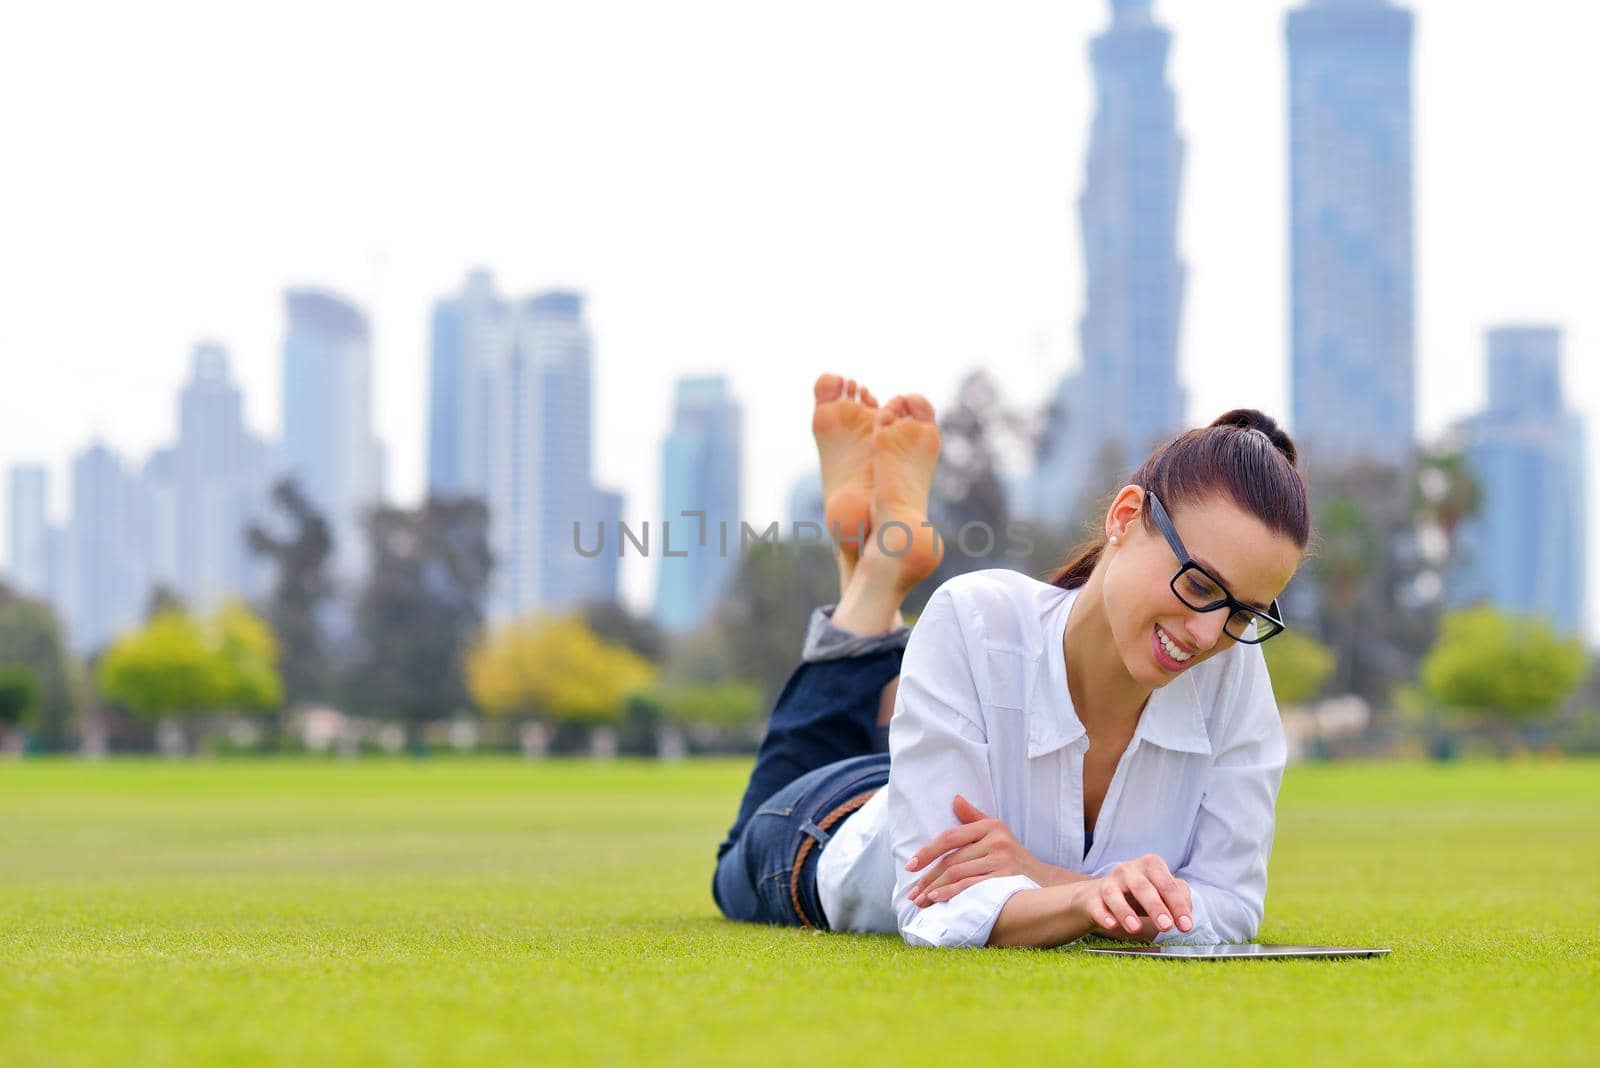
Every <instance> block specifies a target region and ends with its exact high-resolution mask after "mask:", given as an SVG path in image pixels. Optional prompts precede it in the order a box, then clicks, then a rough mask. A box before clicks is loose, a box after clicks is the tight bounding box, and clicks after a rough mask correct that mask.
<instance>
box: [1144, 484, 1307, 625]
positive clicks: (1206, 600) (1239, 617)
mask: <svg viewBox="0 0 1600 1068" xmlns="http://www.w3.org/2000/svg"><path fill="white" fill-rule="evenodd" d="M1144 495H1145V499H1146V500H1148V501H1149V502H1150V515H1151V517H1152V518H1153V519H1155V521H1156V526H1157V527H1158V528H1159V529H1160V531H1161V535H1162V537H1164V538H1166V539H1167V544H1168V545H1170V546H1172V554H1173V555H1174V556H1176V557H1177V558H1178V573H1177V574H1175V575H1173V576H1172V583H1171V585H1172V592H1173V593H1175V594H1177V595H1178V600H1180V601H1182V602H1183V603H1184V604H1186V605H1188V606H1189V607H1190V608H1192V609H1194V610H1195V611H1196V612H1215V611H1216V610H1217V609H1219V608H1230V609H1232V611H1230V612H1229V613H1228V618H1227V621H1226V622H1224V623H1223V624H1222V629H1223V630H1224V631H1226V632H1227V634H1228V637H1230V638H1232V639H1233V640H1234V641H1236V642H1243V643H1244V644H1246V645H1260V644H1261V643H1262V642H1264V641H1266V640H1267V639H1268V638H1271V637H1273V636H1274V635H1277V634H1281V633H1282V632H1283V629H1284V623H1283V612H1282V610H1281V609H1279V608H1278V599H1277V598H1276V597H1274V598H1273V599H1272V604H1271V605H1270V606H1268V607H1267V608H1266V609H1265V610H1263V609H1260V608H1252V607H1250V606H1249V605H1247V604H1245V603H1244V602H1243V601H1240V600H1237V599H1235V598H1234V596H1233V595H1232V594H1231V593H1229V592H1228V590H1227V588H1226V587H1225V586H1223V585H1222V583H1221V582H1218V581H1217V577H1216V576H1215V575H1213V574H1212V573H1211V572H1209V571H1207V570H1206V569H1205V568H1203V567H1201V566H1200V565H1199V564H1197V563H1195V562H1194V560H1193V559H1191V558H1190V556H1189V550H1188V549H1185V548H1184V547H1183V542H1182V541H1180V540H1179V538H1178V531H1177V528H1175V527H1174V526H1173V525H1172V518H1171V517H1170V516H1168V515H1167V510H1166V509H1165V508H1163V507H1162V506H1161V501H1160V500H1159V499H1158V498H1157V497H1156V495H1155V494H1154V493H1151V492H1150V491H1149V490H1145V491H1144ZM1251 627H1254V628H1255V637H1253V638H1247V637H1245V635H1246V634H1247V633H1250V628H1251Z"/></svg>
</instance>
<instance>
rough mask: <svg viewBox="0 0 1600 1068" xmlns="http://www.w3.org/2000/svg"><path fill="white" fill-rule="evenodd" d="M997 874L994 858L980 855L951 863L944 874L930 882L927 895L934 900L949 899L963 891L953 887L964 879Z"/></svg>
mask: <svg viewBox="0 0 1600 1068" xmlns="http://www.w3.org/2000/svg"><path fill="white" fill-rule="evenodd" d="M996 874H999V873H998V872H996V871H995V866H994V862H993V860H992V858H990V857H979V858H978V859H976V860H969V861H967V862H965V863H964V864H954V865H951V866H950V867H949V868H947V869H946V870H945V873H944V874H943V875H941V876H940V877H939V878H938V879H936V880H934V882H932V883H931V884H929V886H928V889H927V891H926V893H927V896H928V897H930V898H932V899H933V900H934V901H948V900H950V899H951V898H952V897H955V896H956V894H958V893H960V892H961V891H959V890H954V889H952V887H954V886H956V885H957V884H959V883H960V882H962V881H963V880H965V879H971V878H973V877H975V876H989V875H996Z"/></svg>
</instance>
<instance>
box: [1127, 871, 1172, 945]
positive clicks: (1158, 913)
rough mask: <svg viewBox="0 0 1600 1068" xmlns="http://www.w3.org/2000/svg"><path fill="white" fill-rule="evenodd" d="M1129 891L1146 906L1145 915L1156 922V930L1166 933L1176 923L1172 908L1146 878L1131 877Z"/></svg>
mask: <svg viewBox="0 0 1600 1068" xmlns="http://www.w3.org/2000/svg"><path fill="white" fill-rule="evenodd" d="M1128 890H1129V891H1130V892H1131V893H1132V894H1133V896H1134V897H1136V898H1138V899H1139V904H1141V905H1143V906H1144V914H1145V915H1146V916H1149V917H1150V918H1151V919H1153V920H1155V921H1156V930H1158V931H1165V930H1167V929H1168V928H1170V927H1172V925H1173V924H1174V923H1175V922H1176V921H1174V920H1173V918H1172V907H1171V906H1170V905H1168V904H1167V902H1165V901H1163V900H1162V898H1161V893H1160V891H1158V890H1157V889H1156V887H1155V884H1154V883H1152V882H1151V881H1150V880H1149V879H1148V878H1147V877H1146V876H1144V875H1138V874H1136V875H1133V876H1132V877H1130V878H1129V879H1128Z"/></svg>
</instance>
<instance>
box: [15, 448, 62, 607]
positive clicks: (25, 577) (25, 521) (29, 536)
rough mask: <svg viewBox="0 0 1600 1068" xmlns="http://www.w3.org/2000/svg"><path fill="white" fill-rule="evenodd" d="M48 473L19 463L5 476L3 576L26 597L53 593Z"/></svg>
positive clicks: (38, 596) (38, 597) (50, 596)
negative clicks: (4, 567)
mask: <svg viewBox="0 0 1600 1068" xmlns="http://www.w3.org/2000/svg"><path fill="white" fill-rule="evenodd" d="M49 486H50V482H49V474H48V472H47V471H46V470H45V469H44V468H43V467H40V466H35V465H31V464H18V465H16V466H14V467H12V468H11V470H10V472H9V474H8V477H7V479H6V505H7V507H6V527H7V536H6V578H7V580H8V581H9V582H10V584H11V586H12V588H13V589H15V590H16V591H17V592H18V593H20V594H22V595H23V596H25V597H33V598H36V599H42V600H50V599H52V598H53V597H54V596H55V582H54V578H55V576H54V575H53V574H52V571H53V568H52V560H51V550H52V546H51V540H52V532H51V529H50V513H49V507H50V501H49Z"/></svg>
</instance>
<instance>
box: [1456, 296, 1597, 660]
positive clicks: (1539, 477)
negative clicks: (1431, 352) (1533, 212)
mask: <svg viewBox="0 0 1600 1068" xmlns="http://www.w3.org/2000/svg"><path fill="white" fill-rule="evenodd" d="M1488 361H1489V404H1488V408H1487V410H1485V411H1484V412H1482V413H1480V414H1478V415H1476V416H1474V417H1472V418H1470V419H1468V420H1465V421H1464V422H1462V423H1461V424H1460V425H1459V427H1458V429H1459V431H1460V434H1461V438H1462V442H1463V453H1464V455H1465V457H1466V460H1467V464H1468V467H1469V468H1470V470H1471V471H1472V473H1473V475H1474V476H1475V477H1476V478H1477V480H1478V484H1479V490H1480V493H1481V498H1480V504H1479V512H1478V515H1477V516H1476V517H1474V518H1472V519H1470V520H1469V521H1467V522H1466V523H1465V524H1463V527H1462V530H1461V532H1460V533H1461V547H1462V552H1461V556H1462V557H1463V559H1462V561H1461V562H1460V564H1459V565H1458V567H1457V569H1456V571H1455V572H1454V573H1453V574H1452V575H1451V576H1450V581H1449V583H1448V599H1449V601H1450V603H1452V604H1454V605H1457V606H1460V605H1465V604H1470V603H1473V602H1476V601H1482V600H1487V601H1489V602H1490V603H1492V604H1493V605H1494V606H1495V607H1496V608H1499V609H1502V610H1504V611H1508V612H1517V613H1523V614H1533V615H1540V616H1544V617H1545V618H1547V619H1549V620H1550V621H1551V622H1552V623H1553V624H1555V626H1557V627H1558V628H1560V629H1561V630H1563V631H1565V632H1567V633H1571V634H1582V633H1584V632H1585V616H1586V612H1585V606H1586V604H1587V592H1586V591H1587V585H1588V575H1587V565H1586V559H1587V552H1586V549H1587V545H1588V526H1587V517H1588V511H1587V504H1586V501H1587V492H1586V487H1587V485H1588V480H1587V475H1586V467H1587V465H1586V463H1585V452H1584V436H1585V435H1584V425H1583V420H1582V417H1580V416H1579V415H1577V414H1576V413H1574V412H1573V411H1572V410H1571V409H1569V408H1568V407H1567V405H1566V402H1565V400H1564V398H1563V393H1562V388H1561V331H1560V329H1559V328H1557V327H1553V326H1506V327H1499V328H1496V329H1492V330H1490V331H1489V332H1488Z"/></svg>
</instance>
